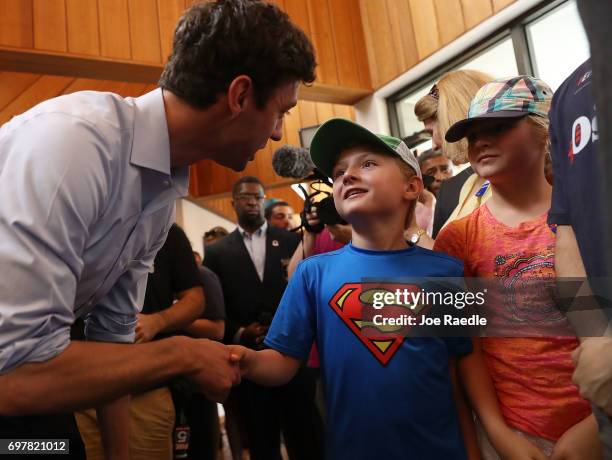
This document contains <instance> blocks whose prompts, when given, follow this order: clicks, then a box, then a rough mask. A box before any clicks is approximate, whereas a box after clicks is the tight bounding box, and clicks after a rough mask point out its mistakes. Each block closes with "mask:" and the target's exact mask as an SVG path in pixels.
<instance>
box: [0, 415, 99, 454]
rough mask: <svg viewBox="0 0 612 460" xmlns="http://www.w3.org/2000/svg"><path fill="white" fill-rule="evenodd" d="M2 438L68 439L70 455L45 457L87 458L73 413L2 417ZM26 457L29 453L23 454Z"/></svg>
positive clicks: (0, 437)
mask: <svg viewBox="0 0 612 460" xmlns="http://www.w3.org/2000/svg"><path fill="white" fill-rule="evenodd" d="M0 439H32V440H37V439H68V440H69V448H70V454H69V455H44V458H45V459H53V458H57V459H64V460H65V459H75V460H85V459H86V458H87V457H86V455H85V445H84V444H83V440H82V439H81V435H80V433H79V429H78V428H77V424H76V421H75V420H74V415H73V414H62V415H33V416H27V417H0ZM22 457H23V458H26V457H27V455H24V456H22Z"/></svg>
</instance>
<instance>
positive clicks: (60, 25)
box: [33, 0, 68, 52]
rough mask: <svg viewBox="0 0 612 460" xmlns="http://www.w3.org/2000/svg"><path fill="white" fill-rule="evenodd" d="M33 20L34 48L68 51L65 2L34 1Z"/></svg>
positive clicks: (54, 0) (60, 0)
mask: <svg viewBox="0 0 612 460" xmlns="http://www.w3.org/2000/svg"><path fill="white" fill-rule="evenodd" d="M33 18H34V19H33V24H34V48H36V49H39V50H51V51H59V52H66V51H68V39H67V37H66V3H65V1H64V0H34V2H33Z"/></svg>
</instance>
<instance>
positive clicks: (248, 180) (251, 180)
mask: <svg viewBox="0 0 612 460" xmlns="http://www.w3.org/2000/svg"><path fill="white" fill-rule="evenodd" d="M242 184H259V185H261V188H265V187H264V184H263V183H262V182H261V181H260V180H259V179H258V178H257V177H255V176H243V177H241V178H240V179H238V180H237V181H236V182H234V185H233V186H232V196H233V197H234V196H236V194H237V193H238V190H239V189H240V186H241V185H242Z"/></svg>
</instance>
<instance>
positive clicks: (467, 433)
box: [449, 356, 481, 460]
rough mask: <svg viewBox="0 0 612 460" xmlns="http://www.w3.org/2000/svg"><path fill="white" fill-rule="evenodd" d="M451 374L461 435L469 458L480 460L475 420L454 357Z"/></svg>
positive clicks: (450, 365) (450, 364) (470, 459)
mask: <svg viewBox="0 0 612 460" xmlns="http://www.w3.org/2000/svg"><path fill="white" fill-rule="evenodd" d="M449 372H450V376H451V381H452V382H453V398H454V400H455V405H456V406H457V416H458V418H459V428H460V429H461V434H462V436H463V441H464V443H465V450H466V452H467V458H468V459H469V460H480V458H481V456H480V448H479V447H478V439H477V438H476V427H475V425H474V418H473V416H472V410H471V409H470V407H469V406H468V404H467V401H466V400H465V394H464V392H463V388H461V385H460V384H459V381H458V378H457V358H456V357H454V356H453V357H451V360H450V363H449Z"/></svg>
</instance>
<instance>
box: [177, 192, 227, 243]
mask: <svg viewBox="0 0 612 460" xmlns="http://www.w3.org/2000/svg"><path fill="white" fill-rule="evenodd" d="M176 223H177V224H179V225H180V226H181V227H182V228H183V230H185V233H186V234H187V238H189V241H190V242H191V247H192V248H193V250H194V251H198V252H199V253H200V254H202V236H204V232H206V231H208V230H210V229H211V228H213V227H216V226H218V225H220V226H222V227H225V228H226V229H227V230H228V231H230V232H231V231H233V230H234V229H235V228H236V224H234V223H233V222H231V221H229V220H227V219H224V218H223V217H219V216H218V215H217V214H214V213H212V212H210V211H207V210H206V209H204V208H201V207H200V206H198V205H196V204H193V203H191V202H190V201H188V200H185V199H181V200H177V201H176Z"/></svg>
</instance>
